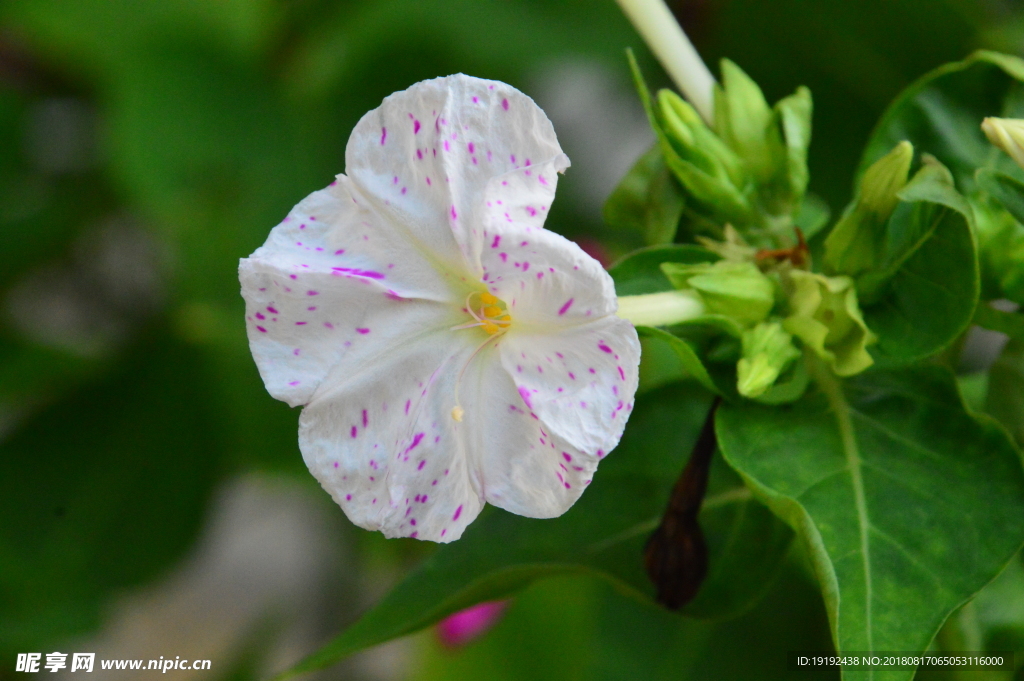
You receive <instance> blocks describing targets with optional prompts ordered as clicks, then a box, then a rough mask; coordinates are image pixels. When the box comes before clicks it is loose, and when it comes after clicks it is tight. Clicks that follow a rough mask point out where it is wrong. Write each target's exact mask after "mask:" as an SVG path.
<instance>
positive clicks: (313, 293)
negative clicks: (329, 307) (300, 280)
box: [306, 291, 320, 296]
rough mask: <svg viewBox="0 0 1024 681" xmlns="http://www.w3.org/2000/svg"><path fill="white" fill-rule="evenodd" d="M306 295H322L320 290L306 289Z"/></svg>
mask: <svg viewBox="0 0 1024 681" xmlns="http://www.w3.org/2000/svg"><path fill="white" fill-rule="evenodd" d="M306 295H307V296H318V295H320V292H319V291H306Z"/></svg>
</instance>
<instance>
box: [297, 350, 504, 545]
mask: <svg viewBox="0 0 1024 681" xmlns="http://www.w3.org/2000/svg"><path fill="white" fill-rule="evenodd" d="M479 335H480V332H479V331H478V330H473V332H467V333H462V334H455V333H452V332H449V331H447V330H445V331H444V332H434V333H424V334H420V335H419V336H418V337H415V336H414V337H410V338H408V339H406V342H405V343H404V344H403V345H402V347H401V348H400V349H395V350H393V351H391V352H388V353H386V354H385V355H384V356H380V357H377V358H375V359H374V360H373V361H372V362H367V363H366V364H365V365H363V367H362V368H356V369H355V370H354V371H352V372H343V371H340V370H336V371H335V372H334V373H332V375H331V376H330V377H329V378H328V379H327V380H326V381H325V382H324V386H325V387H324V389H323V390H322V391H320V392H318V393H317V395H316V396H315V397H314V398H313V400H312V401H311V402H310V403H309V405H308V406H307V407H306V408H305V409H303V410H302V415H301V417H300V419H299V447H300V449H301V450H302V457H303V459H304V460H305V462H306V465H307V466H308V467H309V470H310V471H311V472H312V473H313V475H314V476H316V478H317V479H318V480H319V481H320V484H321V485H322V486H323V488H324V489H325V490H327V491H328V492H329V493H330V494H331V496H332V497H333V498H334V500H335V501H336V502H337V503H338V505H339V506H341V508H342V509H343V510H344V511H345V515H347V516H348V518H349V520H351V521H352V522H353V523H355V524H356V525H359V526H360V527H363V528H366V529H368V530H380V531H381V532H383V533H384V534H385V536H388V537H416V538H419V539H429V540H432V541H439V542H449V541H453V540H455V539H458V538H459V537H460V536H461V535H462V532H463V530H464V529H465V527H466V525H468V524H469V523H470V522H472V521H473V519H474V518H476V516H477V515H478V514H479V513H480V510H481V508H483V503H484V500H483V499H482V498H481V496H480V494H479V492H478V491H477V487H476V481H475V471H474V470H472V469H471V466H470V461H469V459H468V458H467V450H466V447H465V446H464V444H463V442H462V441H461V439H460V434H459V432H458V429H457V426H460V425H461V424H459V423H458V422H456V421H455V420H454V419H453V418H452V415H451V409H452V407H454V406H455V382H456V381H457V380H458V376H459V373H460V371H461V369H462V367H463V366H465V365H466V363H467V361H468V360H469V358H470V357H471V356H472V354H473V351H474V349H475V348H476V341H477V340H479V338H478V336H479Z"/></svg>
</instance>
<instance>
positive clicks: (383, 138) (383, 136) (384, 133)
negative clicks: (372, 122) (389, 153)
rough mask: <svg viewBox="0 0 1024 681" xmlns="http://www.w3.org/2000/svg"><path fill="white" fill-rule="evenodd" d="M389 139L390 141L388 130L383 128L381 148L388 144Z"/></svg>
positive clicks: (381, 130)
mask: <svg viewBox="0 0 1024 681" xmlns="http://www.w3.org/2000/svg"><path fill="white" fill-rule="evenodd" d="M387 139H388V129H387V128H381V129H380V143H381V146H383V145H384V142H386V141H387Z"/></svg>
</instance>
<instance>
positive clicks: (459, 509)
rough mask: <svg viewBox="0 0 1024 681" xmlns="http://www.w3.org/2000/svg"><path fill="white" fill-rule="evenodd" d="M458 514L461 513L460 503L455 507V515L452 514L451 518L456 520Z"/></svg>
mask: <svg viewBox="0 0 1024 681" xmlns="http://www.w3.org/2000/svg"><path fill="white" fill-rule="evenodd" d="M460 515H462V505H461V504H460V505H459V507H458V508H457V509H455V515H453V516H452V520H458V519H459V516H460Z"/></svg>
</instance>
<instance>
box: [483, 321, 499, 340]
mask: <svg viewBox="0 0 1024 681" xmlns="http://www.w3.org/2000/svg"><path fill="white" fill-rule="evenodd" d="M483 327H484V331H486V332H487V333H489V334H491V335H492V336H493V335H494V334H496V333H498V331H499V330H500V329H499V327H498V325H497V324H495V323H494V322H492V321H490V320H484V322H483Z"/></svg>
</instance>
